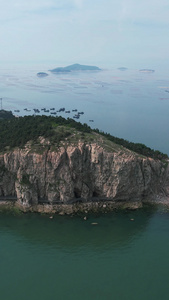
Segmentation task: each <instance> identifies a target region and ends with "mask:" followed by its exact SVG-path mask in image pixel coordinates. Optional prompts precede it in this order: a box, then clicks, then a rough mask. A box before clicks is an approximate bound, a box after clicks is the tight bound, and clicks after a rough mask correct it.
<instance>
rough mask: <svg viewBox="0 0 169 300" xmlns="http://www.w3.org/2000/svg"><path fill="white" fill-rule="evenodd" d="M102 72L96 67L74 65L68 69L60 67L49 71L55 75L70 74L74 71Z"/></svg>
mask: <svg viewBox="0 0 169 300" xmlns="http://www.w3.org/2000/svg"><path fill="white" fill-rule="evenodd" d="M100 70H101V69H100V68H98V67H95V66H87V65H80V64H73V65H70V66H67V67H58V68H55V69H53V70H49V71H50V72H53V73H69V72H74V71H100Z"/></svg>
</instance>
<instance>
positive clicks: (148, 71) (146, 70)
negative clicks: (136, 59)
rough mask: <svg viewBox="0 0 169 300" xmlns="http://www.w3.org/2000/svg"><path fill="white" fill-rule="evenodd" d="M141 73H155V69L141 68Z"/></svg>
mask: <svg viewBox="0 0 169 300" xmlns="http://www.w3.org/2000/svg"><path fill="white" fill-rule="evenodd" d="M139 71H140V72H141V73H154V72H155V70H151V69H141V70H139Z"/></svg>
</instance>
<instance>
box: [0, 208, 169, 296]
mask: <svg viewBox="0 0 169 300" xmlns="http://www.w3.org/2000/svg"><path fill="white" fill-rule="evenodd" d="M92 223H97V225H92ZM168 253H169V211H168V210H167V209H164V208H158V209H157V208H150V207H149V208H144V209H140V210H138V211H133V212H131V211H125V212H120V211H118V212H113V213H111V214H107V215H97V216H94V215H89V216H88V219H87V221H84V219H83V216H79V217H65V216H54V218H53V219H50V218H49V216H44V215H37V214H23V215H19V216H16V215H12V214H9V213H8V214H4V213H3V214H0V266H1V267H0V278H1V281H0V291H1V298H2V299H8V300H15V299H17V300H20V299H25V300H27V299H32V300H34V299H41V300H47V299H65V300H67V299H72V300H73V299H82V300H84V299H85V300H87V299H88V300H92V299H100V300H101V299H119V300H127V299H131V300H142V299H145V300H150V299H153V300H159V299H163V300H167V299H168V294H169V285H168V278H169V255H168Z"/></svg>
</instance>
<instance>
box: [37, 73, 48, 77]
mask: <svg viewBox="0 0 169 300" xmlns="http://www.w3.org/2000/svg"><path fill="white" fill-rule="evenodd" d="M37 76H38V77H47V76H48V73H45V72H39V73H37Z"/></svg>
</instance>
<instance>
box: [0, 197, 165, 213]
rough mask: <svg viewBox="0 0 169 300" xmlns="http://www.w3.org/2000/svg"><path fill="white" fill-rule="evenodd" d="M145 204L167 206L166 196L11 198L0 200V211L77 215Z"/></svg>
mask: <svg viewBox="0 0 169 300" xmlns="http://www.w3.org/2000/svg"><path fill="white" fill-rule="evenodd" d="M145 205H151V206H154V205H163V206H165V207H169V199H168V198H160V197H158V198H156V199H145V200H143V201H95V202H83V203H79V202H76V203H71V204H55V205H51V204H37V205H21V204H20V203H18V202H15V201H13V200H2V201H0V212H2V211H3V210H4V211H8V210H9V211H12V210H14V211H18V212H23V213H28V212H31V213H44V214H57V215H77V214H80V213H84V214H88V213H104V214H105V213H109V212H111V211H113V210H137V209H140V208H143V207H144V206H145Z"/></svg>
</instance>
